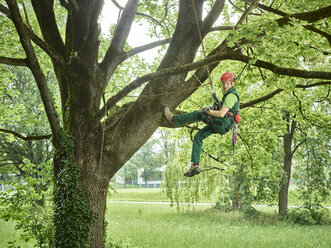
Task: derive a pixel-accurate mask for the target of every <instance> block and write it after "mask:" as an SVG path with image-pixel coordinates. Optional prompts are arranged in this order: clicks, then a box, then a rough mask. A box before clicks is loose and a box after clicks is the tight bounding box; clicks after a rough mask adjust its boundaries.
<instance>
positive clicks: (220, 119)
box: [163, 72, 240, 177]
mask: <svg viewBox="0 0 331 248" xmlns="http://www.w3.org/2000/svg"><path fill="white" fill-rule="evenodd" d="M234 81H235V76H234V74H233V73H231V72H226V73H224V74H223V75H222V76H221V82H222V93H223V98H222V101H221V102H218V100H216V101H215V99H214V103H213V106H205V107H203V108H202V109H201V110H200V111H198V110H196V111H193V112H191V113H187V114H181V115H174V114H173V113H172V112H171V111H170V109H169V107H164V109H163V111H164V112H163V114H164V116H165V117H166V119H167V120H168V121H170V122H172V123H174V125H175V126H176V127H179V126H183V125H185V124H188V123H193V122H196V121H202V122H204V123H205V124H207V126H205V127H204V128H202V129H201V130H199V131H198V132H197V133H196V134H195V136H194V139H193V146H192V154H191V166H190V168H189V170H188V171H187V172H186V173H185V174H184V176H186V177H193V176H194V175H197V174H199V173H200V168H199V162H200V155H201V151H202V143H203V140H204V139H205V138H207V137H209V136H210V135H211V134H214V133H218V134H221V135H224V134H226V133H227V132H228V131H229V130H230V129H231V128H232V127H234V126H235V125H236V123H238V122H239V121H240V116H239V115H238V112H239V106H240V99H239V95H238V92H237V90H236V88H235V87H234Z"/></svg>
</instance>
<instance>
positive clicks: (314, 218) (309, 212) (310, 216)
mask: <svg viewBox="0 0 331 248" xmlns="http://www.w3.org/2000/svg"><path fill="white" fill-rule="evenodd" d="M326 215H327V211H326V209H325V208H323V207H311V206H305V207H299V208H293V209H290V210H289V212H288V215H287V218H288V219H289V220H290V221H292V222H293V223H295V224H300V225H321V224H323V223H324V217H325V216H326Z"/></svg>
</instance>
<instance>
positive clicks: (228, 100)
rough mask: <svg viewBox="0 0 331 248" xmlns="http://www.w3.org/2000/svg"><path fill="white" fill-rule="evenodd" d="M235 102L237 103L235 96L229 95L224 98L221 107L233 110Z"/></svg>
mask: <svg viewBox="0 0 331 248" xmlns="http://www.w3.org/2000/svg"><path fill="white" fill-rule="evenodd" d="M237 101H238V98H237V96H236V95H235V94H233V93H230V94H229V95H227V96H226V97H225V100H224V103H223V106H224V107H227V108H233V106H234V105H235V104H236V102H237Z"/></svg>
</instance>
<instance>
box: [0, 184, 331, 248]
mask: <svg viewBox="0 0 331 248" xmlns="http://www.w3.org/2000/svg"><path fill="white" fill-rule="evenodd" d="M291 194H292V195H291ZM289 199H290V200H289V205H295V204H298V203H300V201H299V200H298V199H297V196H296V195H295V192H294V191H293V193H291V192H290V197H289ZM114 201H116V202H114ZM119 201H142V202H153V201H154V202H164V204H157V203H154V204H142V203H124V202H123V203H121V202H119ZM166 201H169V200H168V199H167V198H166V196H165V193H164V192H162V191H161V190H160V189H153V188H152V189H119V190H118V193H116V194H113V196H112V197H110V198H109V202H108V206H107V209H108V211H107V214H106V219H107V222H108V225H107V232H108V240H112V242H113V243H115V244H117V245H119V246H114V247H116V248H119V247H129V248H134V247H139V248H145V247H151V248H152V247H153V248H154V247H155V248H156V247H162V248H163V247H164V248H168V247H171V248H175V247H180V248H185V247H190V248H194V247H199V248H200V247H202V248H207V247H208V248H211V247H231V248H232V247H245V248H246V247H254V248H255V247H263V248H264V247H268V248H269V247H271V248H272V247H291V248H292V247H300V248H301V247H321V248H323V247H328V248H329V247H331V226H330V225H322V226H300V225H293V224H289V223H286V222H281V221H279V220H278V218H277V215H276V214H275V212H277V208H272V207H258V210H259V211H261V212H262V214H261V216H260V218H259V220H258V221H256V220H247V219H244V217H243V215H242V214H241V213H240V212H228V213H224V212H221V211H217V210H214V209H213V208H212V207H211V206H210V205H197V206H194V207H190V208H187V207H186V208H182V207H181V208H180V209H179V210H177V207H176V206H175V207H172V208H171V207H170V206H169V204H167V203H166ZM201 201H202V202H210V203H212V200H211V199H207V198H206V199H202V200H201ZM330 205H331V204H330ZM330 205H329V206H330ZM329 212H330V211H329ZM18 236H19V235H18V233H17V231H15V229H14V223H12V222H4V221H2V220H0V247H1V248H2V247H8V245H7V242H8V241H13V240H15V239H17V238H18ZM16 245H21V247H24V248H30V247H33V245H32V243H31V242H30V243H28V244H25V243H24V242H19V243H17V244H16Z"/></svg>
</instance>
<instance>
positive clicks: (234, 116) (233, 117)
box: [212, 87, 241, 151]
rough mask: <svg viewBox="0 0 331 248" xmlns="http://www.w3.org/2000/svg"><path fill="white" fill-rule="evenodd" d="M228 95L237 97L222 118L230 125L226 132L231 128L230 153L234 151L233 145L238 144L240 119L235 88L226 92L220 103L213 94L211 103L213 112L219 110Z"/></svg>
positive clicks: (238, 101)
mask: <svg viewBox="0 0 331 248" xmlns="http://www.w3.org/2000/svg"><path fill="white" fill-rule="evenodd" d="M229 94H234V95H236V96H237V99H238V100H237V102H236V103H235V105H234V106H233V107H232V108H230V109H229V111H228V112H227V113H226V114H225V116H224V118H226V119H229V120H230V125H229V126H228V128H227V129H225V130H226V132H228V131H229V130H230V129H231V127H232V142H231V144H232V151H234V145H235V144H237V143H238V125H237V124H238V123H239V122H240V121H241V117H240V115H239V109H240V98H239V95H238V92H237V90H236V88H235V87H232V88H231V89H230V90H228V92H226V94H225V95H224V96H223V98H222V101H221V102H220V101H219V100H218V99H217V97H216V94H213V101H214V104H213V106H212V108H213V110H220V109H221V108H222V106H223V103H224V101H225V98H226V97H227V95H229ZM214 123H216V124H218V123H219V124H220V125H222V123H221V122H217V121H214Z"/></svg>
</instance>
